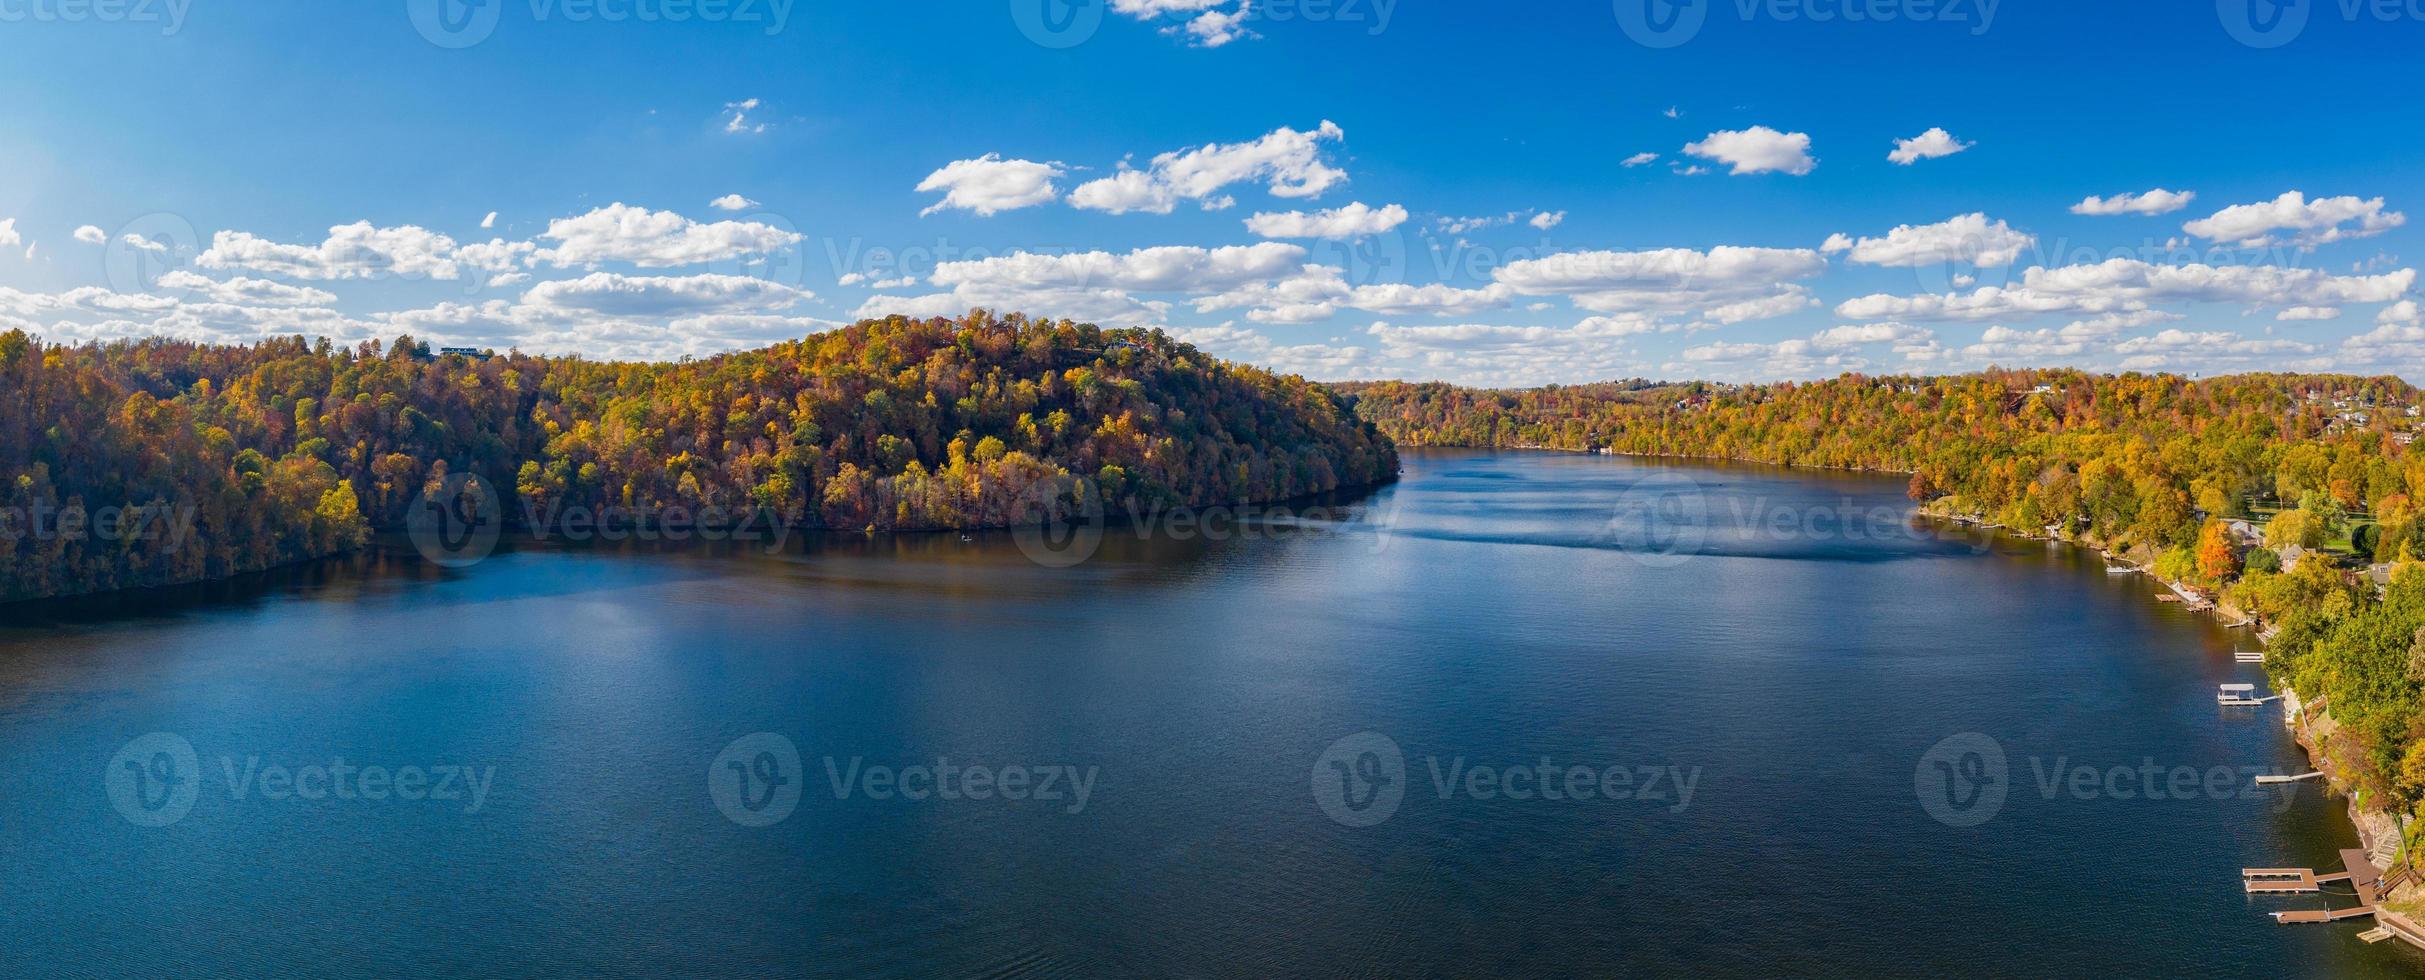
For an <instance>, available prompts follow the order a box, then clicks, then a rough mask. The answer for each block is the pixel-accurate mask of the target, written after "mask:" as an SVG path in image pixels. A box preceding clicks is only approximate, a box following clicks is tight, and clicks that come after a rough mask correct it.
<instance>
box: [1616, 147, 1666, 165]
mask: <svg viewBox="0 0 2425 980" xmlns="http://www.w3.org/2000/svg"><path fill="white" fill-rule="evenodd" d="M1657 162H1659V155H1658V154H1656V153H1652V152H1649V151H1647V150H1645V151H1643V152H1641V153H1636V154H1634V155H1632V156H1629V157H1626V158H1625V159H1624V160H1623V161H1622V162H1620V163H1618V164H1617V166H1620V167H1639V166H1644V165H1646V164H1652V163H1657Z"/></svg>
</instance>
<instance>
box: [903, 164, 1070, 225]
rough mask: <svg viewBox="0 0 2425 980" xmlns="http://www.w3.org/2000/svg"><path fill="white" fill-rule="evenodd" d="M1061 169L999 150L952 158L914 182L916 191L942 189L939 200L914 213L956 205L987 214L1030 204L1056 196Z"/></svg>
mask: <svg viewBox="0 0 2425 980" xmlns="http://www.w3.org/2000/svg"><path fill="white" fill-rule="evenodd" d="M1062 172H1063V171H1062V169H1061V168H1060V167H1059V166H1057V165H1055V164H1050V163H1037V162H1035V161H1033V160H1005V159H1002V155H1001V154H999V153H988V154H986V155H984V156H981V157H978V158H976V159H974V160H955V161H952V162H951V163H947V164H944V165H943V167H942V169H939V170H936V171H935V172H934V173H931V174H927V175H926V179H925V180H922V181H919V182H918V191H919V192H920V193H924V194H932V193H935V192H937V191H941V192H943V199H942V200H940V201H937V202H935V203H934V205H933V206H931V207H928V208H927V209H926V210H924V211H920V212H918V215H919V217H925V216H926V215H930V214H933V213H935V212H937V211H942V210H945V209H948V208H958V209H960V210H963V211H974V212H976V213H977V214H978V215H980V216H983V217H991V216H993V215H996V214H999V213H1001V212H1004V211H1015V210H1017V209H1019V208H1025V207H1033V206H1035V205H1038V204H1043V203H1046V202H1048V201H1051V200H1052V199H1053V198H1055V197H1058V196H1060V193H1061V188H1060V187H1058V186H1056V185H1055V184H1054V183H1053V181H1054V180H1056V179H1058V178H1059V177H1060V176H1061V174H1062Z"/></svg>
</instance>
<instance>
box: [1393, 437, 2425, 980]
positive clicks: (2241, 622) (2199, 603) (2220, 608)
mask: <svg viewBox="0 0 2425 980" xmlns="http://www.w3.org/2000/svg"><path fill="white" fill-rule="evenodd" d="M1414 448H1422V449H1522V450H1531V451H1543V452H1561V453H1570V454H1577V455H1591V456H1623V457H1627V458H1631V459H1652V460H1670V459H1672V460H1683V461H1688V462H1706V461H1716V462H1725V463H1749V464H1754V465H1760V466H1775V467H1778V468H1781V469H1788V470H1823V471H1830V472H1838V473H1847V472H1849V473H1870V474H1878V475H1881V476H1900V475H1908V474H1909V472H1910V471H1908V470H1890V469H1879V468H1875V467H1854V466H1825V465H1817V464H1797V463H1779V462H1774V461H1770V460H1762V459H1751V458H1747V457H1741V456H1718V455H1695V454H1686V453H1635V452H1621V451H1618V450H1615V449H1610V448H1606V447H1599V448H1592V449H1566V448H1562V447H1556V446H1440V445H1427V446H1420V447H1414ZM1924 506H1925V505H1917V504H1916V505H1915V506H1914V509H1913V516H1914V517H1921V518H1927V519H1930V520H1935V521H1943V522H1947V523H1951V524H1954V525H1956V526H1960V527H1965V528H1970V529H1973V530H1979V531H1986V532H1989V533H1999V534H2006V535H2009V536H2011V537H2015V538H2019V539H2022V540H2025V541H2050V542H2061V543H2062V544H2065V545H2068V546H2071V547H2074V548H2082V549H2086V550H2088V551H2090V552H2092V553H2094V554H2095V555H2096V556H2097V557H2098V559H2099V560H2101V561H2103V562H2104V563H2105V564H2106V566H2107V567H2108V568H2114V567H2117V566H2118V567H2121V568H2125V569H2128V570H2129V571H2130V573H2132V574H2136V575H2144V576H2146V577H2148V578H2150V579H2153V580H2155V582H2156V583H2157V584H2160V585H2162V586H2164V588H2165V589H2166V590H2167V591H2169V592H2170V593H2171V594H2173V595H2174V596H2177V597H2179V599H2180V600H2181V602H2180V604H2181V605H2184V606H2186V607H2188V609H2189V611H2190V612H2193V613H2211V614H2213V615H2214V616H2215V618H2216V619H2217V621H2218V622H2217V623H2216V625H2218V626H2220V627H2222V628H2224V629H2241V628H2246V629H2249V630H2251V631H2252V633H2253V634H2254V635H2255V636H2256V638H2257V641H2258V643H2259V644H2270V643H2271V642H2272V637H2273V634H2274V632H2275V628H2274V627H2273V626H2272V624H2269V623H2267V622H2265V620H2264V618H2263V617H2261V616H2257V615H2255V614H2252V613H2249V612H2247V611H2246V610H2242V609H2239V608H2236V607H2233V606H2231V605H2230V604H2228V603H2226V602H2224V601H2222V598H2221V596H2219V595H2218V596H2217V597H2215V598H2214V599H2211V600H2210V599H2206V598H2204V597H2202V596H2199V595H2198V593H2197V591H2196V590H2195V589H2192V588H2189V587H2188V586H2185V585H2183V584H2182V583H2179V582H2175V581H2172V580H2170V579H2167V578H2164V577H2163V576H2161V575H2157V574H2156V573H2155V568H2154V565H2153V563H2152V562H2150V563H2147V564H2140V563H2135V562H2131V561H2129V560H2128V559H2127V558H2126V557H2124V556H2120V555H2116V554H2115V553H2114V551H2113V550H2112V549H2109V548H2107V547H2105V546H2104V545H2102V544H2099V543H2094V542H2089V541H2080V540H2074V539H2066V538H2062V537H2059V536H2054V535H2035V534H2030V533H2027V532H2025V531H2020V530H2017V529H2014V528H2009V527H2005V526H2004V525H2001V524H1991V523H1989V522H1988V520H1987V518H1986V515H1984V514H1978V513H1966V514H1955V513H1930V512H1928V511H1926V510H1924V509H1922V508H1923V507H1924ZM2227 616H2228V617H2233V618H2226V617H2227ZM2265 673H2266V681H2267V683H2268V684H2271V683H2272V682H2273V680H2274V677H2273V672H2272V671H2271V670H2270V669H2266V672H2265ZM2279 693H2281V694H2283V695H2284V700H2285V701H2288V700H2290V699H2292V698H2296V697H2297V693H2296V692H2295V691H2292V690H2290V689H2289V688H2280V689H2279ZM2304 707H2305V706H2304V705H2303V704H2292V705H2286V706H2285V707H2284V709H2283V710H2284V712H2285V718H2284V720H2283V726H2284V728H2285V729H2287V730H2288V733H2289V736H2290V740H2291V744H2293V745H2296V746H2298V747H2299V749H2300V750H2301V751H2303V752H2304V753H2306V755H2307V761H2308V764H2309V765H2311V766H2313V767H2314V768H2315V769H2316V770H2319V771H2322V772H2323V773H2324V780H2323V783H2324V786H2325V787H2326V791H2327V792H2329V793H2332V794H2335V795H2338V796H2340V797H2341V798H2342V799H2344V800H2345V801H2347V802H2346V804H2345V805H2344V807H2343V812H2344V816H2345V818H2346V819H2348V821H2349V824H2350V829H2351V830H2352V831H2353V832H2354V834H2355V835H2356V837H2357V839H2358V846H2359V847H2360V848H2362V849H2364V850H2366V851H2368V852H2369V853H2372V852H2374V851H2375V850H2376V845H2377V843H2378V841H2379V838H2378V836H2377V835H2378V833H2380V832H2381V830H2379V829H2378V826H2385V827H2387V828H2388V829H2389V830H2390V832H2392V833H2395V834H2396V833H2398V830H2399V816H2398V815H2397V814H2394V813H2390V812H2388V811H2382V810H2366V809H2362V808H2360V807H2359V805H2358V798H2357V795H2356V794H2355V793H2352V792H2350V791H2349V788H2348V786H2347V785H2346V784H2345V783H2344V782H2343V781H2342V777H2341V774H2340V773H2339V771H2338V770H2337V769H2336V768H2335V767H2333V766H2332V764H2331V760H2330V758H2329V756H2328V753H2326V752H2325V751H2324V749H2323V747H2322V745H2321V744H2319V743H2318V742H2317V740H2315V739H2314V738H2313V737H2312V736H2311V735H2310V734H2309V733H2308V732H2307V726H2306V713H2305V711H2304V710H2303V709H2304ZM2395 857H2396V855H2395ZM2382 870H2384V871H2385V872H2389V871H2390V870H2391V869H2390V868H2384V869H2382ZM2421 888H2425V884H2418V883H2403V884H2401V885H2400V886H2398V888H2397V889H2395V891H2397V892H2402V893H2405V894H2406V896H2407V898H2408V899H2415V898H2417V897H2419V891H2420V889H2421ZM2384 898H2385V899H2390V898H2392V896H2391V895H2385V896H2384ZM2376 918H2377V921H2378V922H2379V923H2380V924H2381V925H2383V926H2384V927H2385V928H2386V929H2387V930H2388V931H2389V932H2390V933H2391V934H2392V935H2394V936H2397V937H2399V938H2400V939H2401V940H2403V941H2405V942H2407V943H2408V944H2409V945H2411V946H2414V947H2416V948H2418V949H2425V924H2419V923H2418V922H2416V921H2415V920H2412V919H2410V918H2408V917H2407V916H2406V915H2404V914H2402V913H2400V912H2397V911H2394V910H2392V909H2391V908H2389V907H2388V906H2381V907H2378V911H2377V912H2376Z"/></svg>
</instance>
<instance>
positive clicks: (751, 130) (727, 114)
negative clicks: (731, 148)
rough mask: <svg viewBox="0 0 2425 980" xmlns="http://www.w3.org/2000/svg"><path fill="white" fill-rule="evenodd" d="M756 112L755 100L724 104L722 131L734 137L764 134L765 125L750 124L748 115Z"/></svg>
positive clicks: (756, 102) (756, 104) (756, 103)
mask: <svg viewBox="0 0 2425 980" xmlns="http://www.w3.org/2000/svg"><path fill="white" fill-rule="evenodd" d="M757 110H758V100H756V99H742V100H741V101H739V102H727V103H725V104H724V131H725V132H727V133H733V134H736V135H738V134H744V133H747V134H757V133H763V132H766V124H765V123H762V122H751V121H750V120H749V114H750V113H752V112H756V111H757Z"/></svg>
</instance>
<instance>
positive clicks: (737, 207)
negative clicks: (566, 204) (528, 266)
mask: <svg viewBox="0 0 2425 980" xmlns="http://www.w3.org/2000/svg"><path fill="white" fill-rule="evenodd" d="M707 206H708V207H711V208H715V209H716V210H718V211H747V210H749V209H751V208H754V207H757V206H758V202H756V201H753V200H750V199H749V198H746V197H742V196H741V195H739V194H726V195H724V196H723V197H719V198H717V199H715V200H713V201H709V202H707ZM490 217H492V218H493V217H495V215H493V214H492V215H490ZM481 227H483V228H485V227H488V226H486V225H482V226H481Z"/></svg>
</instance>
